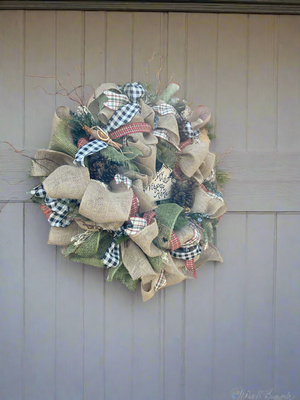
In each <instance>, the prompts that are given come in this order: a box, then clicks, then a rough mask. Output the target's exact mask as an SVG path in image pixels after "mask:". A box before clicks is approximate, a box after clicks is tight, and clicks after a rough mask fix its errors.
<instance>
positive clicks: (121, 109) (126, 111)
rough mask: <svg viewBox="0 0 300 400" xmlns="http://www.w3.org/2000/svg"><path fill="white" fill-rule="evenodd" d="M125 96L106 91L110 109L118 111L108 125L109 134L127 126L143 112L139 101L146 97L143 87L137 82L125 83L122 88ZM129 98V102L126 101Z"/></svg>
mask: <svg viewBox="0 0 300 400" xmlns="http://www.w3.org/2000/svg"><path fill="white" fill-rule="evenodd" d="M122 91H123V93H124V94H119V93H113V92H110V91H109V90H106V91H105V95H106V96H107V97H108V101H107V102H105V103H104V105H105V106H106V103H107V104H108V106H109V108H111V109H113V110H116V111H115V112H114V113H113V115H112V116H111V118H110V120H109V122H108V124H107V125H106V130H107V132H111V131H114V130H116V129H118V128H120V126H122V125H125V124H127V123H128V122H130V121H131V120H132V118H133V117H134V116H135V115H136V114H137V113H140V111H141V106H140V105H139V104H138V100H139V99H140V98H141V97H142V96H143V95H144V93H145V90H144V88H143V86H142V85H140V84H139V83H137V82H134V83H129V82H128V83H125V85H124V86H123V88H122ZM126 98H127V100H126Z"/></svg>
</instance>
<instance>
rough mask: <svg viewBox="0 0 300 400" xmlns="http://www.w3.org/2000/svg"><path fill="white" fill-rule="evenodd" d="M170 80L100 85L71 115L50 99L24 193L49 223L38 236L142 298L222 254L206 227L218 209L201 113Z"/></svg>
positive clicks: (213, 223)
mask: <svg viewBox="0 0 300 400" xmlns="http://www.w3.org/2000/svg"><path fill="white" fill-rule="evenodd" d="M178 88H179V86H178V85H177V84H171V85H169V86H168V87H167V89H166V90H165V91H164V92H163V93H162V94H161V95H160V96H159V95H158V94H157V93H155V92H154V91H151V90H150V89H149V86H148V85H146V84H144V83H136V82H134V83H126V84H125V85H123V86H120V85H116V84H113V83H105V84H103V85H101V86H100V87H99V88H98V89H97V90H95V92H94V95H93V96H92V97H91V98H90V100H89V102H88V103H87V104H86V105H84V104H81V105H80V106H79V107H78V108H77V110H76V111H75V113H73V112H71V111H70V110H69V109H68V108H67V107H59V108H58V109H57V110H56V112H55V114H54V117H53V124H52V135H51V140H50V145H49V149H48V150H39V151H38V152H37V154H36V155H35V157H34V162H33V165H32V170H31V174H32V175H33V176H38V177H40V178H41V184H40V185H38V186H37V187H35V188H33V189H32V190H31V191H30V193H31V194H32V200H33V201H34V202H37V203H39V204H40V205H41V208H42V210H43V212H44V214H45V215H46V216H47V219H48V221H49V223H50V225H51V228H50V234H49V240H48V243H49V244H52V245H58V246H63V249H62V254H63V255H64V256H65V257H67V258H69V259H71V260H73V261H77V262H80V263H85V264H89V265H93V266H96V267H105V268H107V269H108V280H109V281H111V280H114V279H118V280H120V281H121V282H122V283H124V284H125V285H126V286H127V287H128V288H129V289H131V290H134V289H135V288H136V287H137V285H138V284H139V283H141V292H142V297H143V300H144V301H147V300H149V299H150V298H151V297H152V296H154V294H155V293H156V292H157V291H158V290H159V289H161V288H164V287H167V286H171V285H174V284H176V283H179V282H181V281H183V280H185V279H186V278H191V277H196V270H197V269H198V268H200V267H201V266H202V265H203V264H204V263H205V262H207V261H222V258H221V256H220V254H219V252H218V250H217V248H216V247H215V244H214V236H215V235H214V234H215V230H216V227H217V224H218V222H219V220H220V217H221V216H222V214H224V213H225V212H226V210H227V207H226V204H225V202H224V200H223V196H222V193H221V192H220V190H219V186H218V182H217V179H216V170H215V155H214V154H212V153H210V151H209V143H210V139H209V135H208V130H207V127H209V125H208V123H209V120H210V111H209V109H208V108H207V107H205V106H198V107H196V108H195V109H194V110H191V109H190V108H189V106H188V105H187V102H186V101H183V100H179V99H178V98H174V97H173V96H174V94H175V93H176V92H177V90H178Z"/></svg>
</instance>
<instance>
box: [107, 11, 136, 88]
mask: <svg viewBox="0 0 300 400" xmlns="http://www.w3.org/2000/svg"><path fill="white" fill-rule="evenodd" d="M131 60H132V14H131V13H126V14H124V13H118V12H117V13H108V14H107V48H106V68H107V76H106V82H115V83H119V84H120V85H122V84H124V83H126V82H129V81H130V80H131V75H132V71H131V70H132V63H131Z"/></svg>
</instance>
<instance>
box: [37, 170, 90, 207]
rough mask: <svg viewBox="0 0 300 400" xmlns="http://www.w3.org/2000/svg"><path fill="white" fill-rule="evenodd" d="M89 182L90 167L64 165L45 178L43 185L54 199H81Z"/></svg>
mask: <svg viewBox="0 0 300 400" xmlns="http://www.w3.org/2000/svg"><path fill="white" fill-rule="evenodd" d="M89 182H90V173H89V170H88V168H85V167H75V166H74V165H73V166H71V165H63V166H62V167H58V168H57V169H56V170H55V171H54V172H52V174H51V175H49V176H48V177H47V178H46V179H45V180H44V182H43V186H44V189H45V190H46V192H47V194H48V196H50V197H52V198H53V199H78V200H80V199H81V198H82V196H83V194H84V192H85V191H86V189H87V187H88V184H89Z"/></svg>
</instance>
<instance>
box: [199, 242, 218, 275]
mask: <svg viewBox="0 0 300 400" xmlns="http://www.w3.org/2000/svg"><path fill="white" fill-rule="evenodd" d="M207 261H219V262H223V258H222V257H221V255H220V253H219V250H218V249H217V248H216V246H214V245H213V244H212V243H208V247H207V249H206V250H205V251H203V250H202V252H201V253H200V255H199V256H198V259H197V261H195V268H196V269H199V268H200V267H202V265H204V264H205V263H206V262H207Z"/></svg>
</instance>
